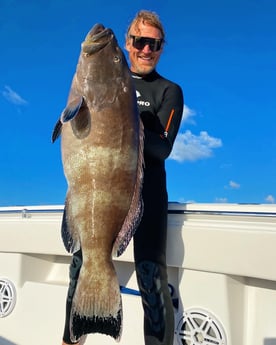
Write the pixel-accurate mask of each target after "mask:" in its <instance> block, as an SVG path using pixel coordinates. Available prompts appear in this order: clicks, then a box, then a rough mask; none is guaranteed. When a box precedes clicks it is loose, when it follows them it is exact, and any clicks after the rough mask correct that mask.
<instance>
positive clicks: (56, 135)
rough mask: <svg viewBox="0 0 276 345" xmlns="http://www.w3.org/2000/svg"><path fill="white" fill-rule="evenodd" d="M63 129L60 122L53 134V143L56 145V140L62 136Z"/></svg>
mask: <svg viewBox="0 0 276 345" xmlns="http://www.w3.org/2000/svg"><path fill="white" fill-rule="evenodd" d="M61 127H62V122H61V121H60V120H58V121H57V123H56V125H55V127H54V130H53V133H52V143H54V142H55V141H56V139H57V138H58V137H59V136H60V132H61Z"/></svg>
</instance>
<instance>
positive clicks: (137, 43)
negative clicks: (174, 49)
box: [129, 35, 163, 52]
mask: <svg viewBox="0 0 276 345" xmlns="http://www.w3.org/2000/svg"><path fill="white" fill-rule="evenodd" d="M129 37H130V38H132V46H133V47H134V48H136V49H138V50H142V49H143V48H144V47H145V46H146V45H149V47H150V50H151V51H153V52H157V51H158V50H160V49H161V47H162V43H163V38H151V37H142V36H133V35H129Z"/></svg>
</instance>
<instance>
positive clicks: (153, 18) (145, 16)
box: [126, 10, 165, 40]
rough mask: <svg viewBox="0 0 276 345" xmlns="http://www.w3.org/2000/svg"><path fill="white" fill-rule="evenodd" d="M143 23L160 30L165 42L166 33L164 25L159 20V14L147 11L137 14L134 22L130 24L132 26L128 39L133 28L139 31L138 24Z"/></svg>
mask: <svg viewBox="0 0 276 345" xmlns="http://www.w3.org/2000/svg"><path fill="white" fill-rule="evenodd" d="M141 22H142V23H144V24H148V25H150V26H153V27H155V28H156V29H158V30H159V31H160V32H161V36H162V38H163V40H165V31H164V28H163V25H162V23H161V21H160V19H159V16H158V14H156V13H155V12H152V11H147V10H141V11H139V12H138V13H137V14H136V16H135V17H134V19H133V20H132V22H131V23H130V25H129V27H128V29H127V34H126V36H127V37H128V36H129V31H130V29H131V28H132V27H135V28H137V30H138V24H139V23H141Z"/></svg>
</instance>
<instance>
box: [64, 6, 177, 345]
mask: <svg viewBox="0 0 276 345" xmlns="http://www.w3.org/2000/svg"><path fill="white" fill-rule="evenodd" d="M164 43H165V33H164V29H163V26H162V24H161V22H160V20H159V17H158V16H157V15H156V14H155V13H153V12H150V11H140V12H139V13H138V14H137V15H136V17H135V18H134V19H133V21H132V22H131V24H130V26H129V28H128V30H127V36H126V50H127V51H128V53H129V60H130V70H131V72H132V76H133V81H134V83H135V86H136V94H137V103H138V107H139V111H140V116H141V119H142V121H143V124H144V133H145V142H144V158H145V168H144V184H143V190H142V196H143V201H144V213H143V217H142V220H141V223H140V225H139V228H138V229H137V231H136V233H135V235H134V257H135V268H136V274H137V281H138V285H139V289H140V292H141V296H142V302H143V308H144V336H145V345H172V344H173V336H174V312H173V305H172V301H171V296H170V292H169V288H168V279H167V266H166V238H167V208H168V196H167V189H166V172H165V159H166V158H167V157H168V156H169V154H170V152H171V150H172V147H173V143H174V140H175V137H176V134H177V131H178V129H179V125H180V122H181V117H182V111H183V95H182V91H181V88H180V87H179V86H178V85H176V84H175V83H172V82H171V81H169V80H166V79H164V78H163V77H161V76H160V75H159V74H158V73H157V72H156V70H155V68H156V65H157V63H158V61H159V58H160V56H161V53H162V49H163V46H164ZM81 263H82V256H81V251H78V252H76V253H75V254H74V255H73V260H72V263H71V266H70V287H69V292H68V297H67V311H66V321H65V330H64V336H63V345H66V344H72V343H71V342H70V340H67V339H70V334H69V333H70V332H69V315H70V308H71V300H72V297H73V293H74V290H75V287H76V283H77V279H78V274H79V270H80V267H81ZM84 340H85V337H82V339H81V342H82V343H83V342H84ZM79 344H80V343H79Z"/></svg>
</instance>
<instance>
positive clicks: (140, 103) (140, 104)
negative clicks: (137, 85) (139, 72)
mask: <svg viewBox="0 0 276 345" xmlns="http://www.w3.org/2000/svg"><path fill="white" fill-rule="evenodd" d="M136 97H137V104H138V105H139V106H141V107H143V106H144V107H150V102H149V101H143V100H140V99H139V98H140V97H141V94H140V92H139V91H138V90H136Z"/></svg>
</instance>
